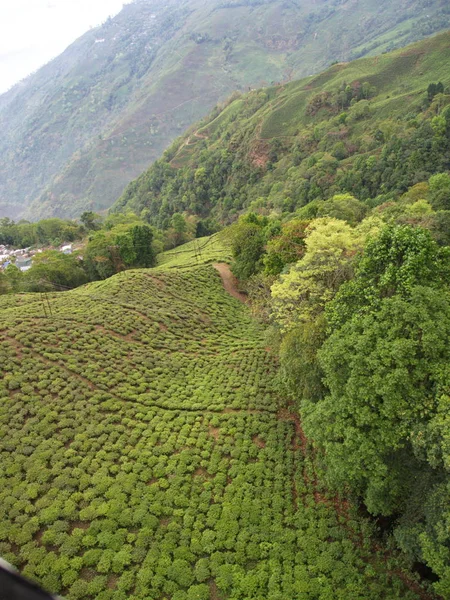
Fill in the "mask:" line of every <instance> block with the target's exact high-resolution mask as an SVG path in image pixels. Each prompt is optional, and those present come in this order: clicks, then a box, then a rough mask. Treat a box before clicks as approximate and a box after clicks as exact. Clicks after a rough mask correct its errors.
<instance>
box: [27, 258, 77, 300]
mask: <svg viewBox="0 0 450 600" xmlns="http://www.w3.org/2000/svg"><path fill="white" fill-rule="evenodd" d="M23 280H24V285H25V287H26V288H27V289H28V290H29V291H33V292H37V291H50V290H55V289H56V290H57V291H59V290H64V289H68V288H75V287H78V286H80V285H83V284H84V283H86V282H87V280H88V278H87V276H86V272H85V271H84V269H83V267H82V266H81V264H80V261H79V260H78V258H76V256H74V255H73V254H64V253H62V252H59V251H58V250H47V251H46V252H42V253H41V254H37V255H36V256H35V257H34V258H33V264H32V266H31V269H29V270H28V271H27V272H26V273H25V275H24V278H23Z"/></svg>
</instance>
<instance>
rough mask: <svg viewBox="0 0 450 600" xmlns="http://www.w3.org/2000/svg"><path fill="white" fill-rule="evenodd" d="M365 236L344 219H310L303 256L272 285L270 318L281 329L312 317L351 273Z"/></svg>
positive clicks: (314, 316) (317, 313) (283, 329)
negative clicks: (271, 312)
mask: <svg viewBox="0 0 450 600" xmlns="http://www.w3.org/2000/svg"><path fill="white" fill-rule="evenodd" d="M364 240H365V236H364V235H362V234H361V233H360V232H359V231H358V230H357V229H353V228H352V227H350V225H348V224H347V223H346V222H345V221H341V220H338V219H331V218H321V219H315V220H314V221H311V223H310V225H309V227H308V229H307V237H306V239H305V244H306V252H305V255H304V257H303V258H302V259H301V260H300V261H299V262H297V263H296V264H295V265H294V266H292V267H291V269H290V271H289V273H287V274H286V275H282V276H281V277H280V279H279V280H278V281H277V282H275V283H274V284H273V286H272V298H273V318H274V320H275V321H276V323H277V324H278V325H279V326H280V327H281V329H282V331H288V330H289V329H292V328H293V327H296V326H298V325H299V324H301V323H306V322H308V321H309V320H311V319H315V318H316V317H317V316H318V315H319V314H321V313H322V312H323V310H324V308H325V305H326V304H327V302H329V301H330V300H331V299H332V298H333V297H334V295H335V294H336V292H337V290H338V289H339V286H340V285H341V284H342V283H343V282H344V281H347V280H348V279H349V278H350V277H351V275H352V272H353V261H354V259H355V255H356V254H357V252H359V251H360V250H361V249H362V247H363V244H364Z"/></svg>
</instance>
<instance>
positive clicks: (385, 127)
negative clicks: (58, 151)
mask: <svg viewBox="0 0 450 600" xmlns="http://www.w3.org/2000/svg"><path fill="white" fill-rule="evenodd" d="M449 60H450V32H446V33H443V34H439V35H437V36H434V37H432V38H429V39H427V40H424V41H422V42H418V43H416V44H414V45H411V46H409V47H407V48H405V49H403V50H397V51H395V52H392V53H389V54H384V55H382V56H380V57H375V58H364V59H359V60H357V61H353V62H351V63H347V64H346V63H339V64H336V65H334V66H332V67H331V68H329V69H328V70H327V71H324V72H323V73H321V74H320V75H318V76H313V77H309V78H307V79H303V80H300V81H297V82H293V83H290V84H287V85H280V86H277V87H272V88H268V89H265V90H260V91H255V92H251V93H249V94H247V95H245V96H243V97H240V98H238V99H236V100H234V101H233V102H231V103H229V104H228V105H227V106H226V107H225V108H224V109H223V110H222V111H221V112H220V113H219V114H217V112H214V113H213V114H212V115H210V117H209V118H207V119H204V120H203V121H202V122H201V123H200V124H199V125H198V126H197V127H196V129H195V131H194V132H191V133H190V134H188V135H186V136H185V137H183V138H179V139H178V140H177V141H176V143H174V144H173V146H172V147H171V148H170V149H169V150H168V151H167V152H166V153H165V155H164V157H163V158H162V159H161V160H159V161H157V162H156V163H155V164H154V165H153V166H152V167H150V169H148V171H147V172H145V173H143V174H142V175H141V176H140V177H139V178H138V179H137V180H136V181H134V182H132V183H131V184H130V185H129V186H128V188H127V189H126V191H125V192H124V194H123V196H122V197H121V198H120V199H119V201H118V202H117V203H116V205H115V207H114V210H132V211H135V212H137V213H140V212H141V211H142V210H144V209H145V210H146V215H147V218H149V220H151V221H152V222H154V223H157V224H158V225H162V226H165V225H166V224H167V222H168V218H169V217H170V216H171V214H173V213H174V212H183V211H189V212H193V213H196V214H199V215H200V216H205V217H206V216H209V215H213V216H215V217H216V218H218V219H219V220H221V221H223V222H227V221H229V220H230V219H232V218H233V216H234V215H235V214H236V213H237V212H239V211H240V210H242V209H243V208H247V209H248V208H249V207H250V208H252V209H254V210H256V209H265V210H273V209H275V210H276V211H278V212H283V211H288V212H290V211H293V210H295V209H298V208H299V207H301V206H304V205H305V204H307V203H309V202H310V201H312V200H316V199H326V198H328V197H330V196H332V195H333V194H336V193H342V192H349V193H352V194H354V195H356V196H357V197H358V198H359V199H360V200H367V201H370V202H371V203H372V204H373V203H374V202H375V203H380V202H382V201H385V200H388V199H390V198H391V197H393V196H395V195H396V194H398V193H401V192H402V191H404V190H406V189H407V188H408V187H409V186H411V185H413V184H415V183H417V182H419V181H424V180H425V179H427V178H428V177H429V176H430V175H431V174H433V173H436V172H439V171H444V170H447V169H450V108H448V104H450V92H449V89H448V86H449V84H450V74H449V72H448V69H447V64H448V62H449ZM439 82H440V83H441V85H438V84H439ZM433 83H434V84H436V85H435V88H434V89H433V86H431V88H430V90H428V88H429V84H433ZM436 86H437V87H438V88H439V91H440V92H442V89H445V86H447V89H446V92H447V93H446V94H444V93H437V88H436ZM380 195H381V196H380ZM377 197H378V199H376V198H377Z"/></svg>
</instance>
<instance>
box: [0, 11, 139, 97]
mask: <svg viewBox="0 0 450 600" xmlns="http://www.w3.org/2000/svg"><path fill="white" fill-rule="evenodd" d="M129 1H130V0H0V94H1V93H3V92H5V91H6V90H8V89H9V88H10V87H11V86H12V85H13V84H14V83H16V82H17V81H20V80H21V79H23V78H24V77H26V76H27V75H29V74H30V73H32V72H33V71H35V70H36V69H38V68H39V67H41V66H42V65H44V64H45V63H47V62H48V61H49V60H51V59H52V58H55V56H57V55H58V54H61V52H62V51H63V50H65V49H66V48H67V46H69V45H70V44H71V43H72V42H73V41H75V40H76V39H77V38H78V37H80V35H82V34H83V33H85V32H86V31H88V29H89V28H90V27H95V26H96V25H100V24H101V23H102V22H103V21H105V20H106V19H107V17H108V16H109V15H111V16H113V15H115V14H117V13H118V12H119V11H120V10H121V8H122V5H123V4H124V3H127V4H128V3H129Z"/></svg>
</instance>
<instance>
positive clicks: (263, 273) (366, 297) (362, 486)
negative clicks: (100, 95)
mask: <svg viewBox="0 0 450 600" xmlns="http://www.w3.org/2000/svg"><path fill="white" fill-rule="evenodd" d="M449 183H450V177H449V175H448V174H447V173H439V174H436V175H433V176H432V177H431V178H430V180H429V181H428V182H426V183H419V184H417V185H415V186H413V187H412V188H410V189H409V190H407V192H406V193H405V194H404V195H402V196H401V197H400V198H397V199H396V200H395V201H392V202H390V203H385V204H383V205H380V206H377V207H375V208H373V209H372V211H370V212H367V207H366V211H364V210H362V209H364V207H365V205H364V204H363V203H362V202H359V201H358V200H356V199H355V198H351V197H348V196H346V197H343V196H335V197H334V198H331V199H330V200H328V201H326V202H322V203H321V205H320V206H319V208H320V210H321V215H322V216H319V217H313V218H312V219H311V218H310V219H309V220H306V221H305V220H304V218H305V213H306V212H307V211H309V212H310V213H311V212H312V213H314V212H316V211H315V209H314V211H311V206H307V207H305V209H301V210H300V211H299V214H300V215H301V217H302V218H301V219H299V218H296V219H293V220H288V221H286V222H284V223H280V221H279V220H277V219H274V218H272V219H270V218H268V217H257V216H256V215H254V214H249V215H246V216H244V217H241V218H240V219H239V221H238V222H237V223H236V224H235V225H233V226H232V227H231V228H230V231H231V233H229V234H228V235H229V237H230V238H231V243H232V251H233V256H234V262H233V270H234V272H235V273H238V274H240V276H241V277H244V276H245V277H246V278H247V287H248V290H249V293H250V296H251V298H252V301H253V312H254V314H256V315H257V316H258V317H260V319H261V320H263V321H266V322H268V323H269V324H270V325H271V330H272V332H271V339H272V340H273V342H272V343H273V344H274V345H275V346H276V347H277V348H278V351H279V356H280V367H281V370H280V375H281V380H282V382H283V383H284V386H285V389H286V391H287V393H288V394H289V395H290V397H291V398H292V399H293V400H294V401H295V403H296V406H297V409H298V411H299V413H300V416H301V419H302V423H303V427H304V432H305V435H306V438H307V439H310V440H312V441H313V443H314V447H315V449H316V452H317V454H316V457H317V460H318V463H317V468H318V472H319V473H320V474H321V477H323V478H324V479H325V480H326V481H327V482H328V484H329V485H330V486H331V488H332V489H334V490H336V491H337V492H339V493H341V494H342V493H344V494H345V493H347V494H350V496H351V497H352V498H353V499H354V501H355V502H359V503H362V504H364V506H365V509H366V510H367V511H368V512H369V513H370V514H371V515H373V516H374V517H381V518H384V519H388V521H389V524H390V531H391V533H392V537H391V541H392V542H394V543H396V544H397V546H398V547H399V548H400V549H402V550H403V551H404V552H405V553H406V554H407V555H408V556H409V558H410V560H411V562H417V563H425V564H426V565H427V567H429V568H430V570H431V571H432V572H433V573H434V576H435V579H436V580H435V583H434V589H435V591H436V592H437V593H438V594H440V595H441V597H443V598H447V597H448V596H449V594H450V571H449V569H448V560H447V558H448V553H447V547H448V543H449V539H448V535H447V533H446V531H447V528H446V523H447V519H448V507H447V500H448V485H449V481H450V474H449V467H448V464H449V461H448V444H447V442H446V433H444V431H445V428H446V427H448V423H447V412H448V393H447V392H448V389H447V388H448V381H449V374H450V371H449V367H448V365H449V359H450V356H449V351H448V348H449V342H450V287H449V286H450V245H449V244H450V240H449V239H448V237H445V236H443V235H442V227H441V224H442V223H448V221H447V218H448V216H449V214H450V212H449V211H448V210H442V209H443V207H445V206H447V204H446V203H447V201H448V198H449V197H450V196H449V195H448V192H449V190H450V186H449ZM433 205H434V208H433ZM327 213H328V214H327ZM250 224H251V226H252V227H253V228H256V229H255V231H256V232H257V233H256V235H257V238H258V239H259V240H261V244H260V245H259V246H258V251H257V252H255V251H254V250H255V242H254V239H253V238H252V237H251V236H250V235H247V236H240V235H239V234H240V232H245V231H247V230H248V227H249V226H250ZM233 231H234V232H236V234H235V235H234V236H233V234H232V232H233ZM286 248H287V249H289V250H290V249H292V250H295V251H297V252H298V254H297V255H296V254H295V252H292V253H291V252H286V253H284V252H279V250H280V249H283V250H284V249H286ZM274 249H275V251H277V252H276V253H275V254H274ZM274 256H275V257H276V260H274ZM273 265H275V266H276V269H273ZM278 273H280V274H279V275H278Z"/></svg>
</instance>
